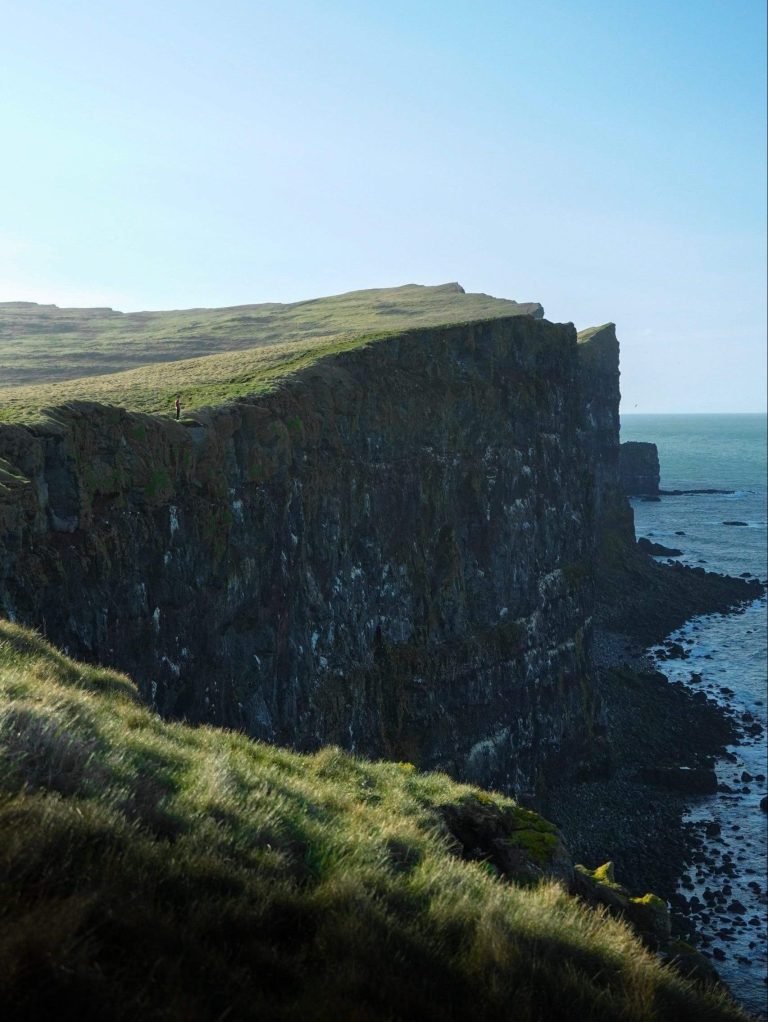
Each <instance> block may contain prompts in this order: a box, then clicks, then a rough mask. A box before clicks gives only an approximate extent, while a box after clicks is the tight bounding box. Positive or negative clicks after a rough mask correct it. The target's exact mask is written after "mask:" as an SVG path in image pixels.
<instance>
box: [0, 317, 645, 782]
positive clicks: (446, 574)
mask: <svg viewBox="0 0 768 1022" xmlns="http://www.w3.org/2000/svg"><path fill="white" fill-rule="evenodd" d="M579 341H580V343H578V344H577V339H576V334H575V331H574V329H573V327H572V326H570V325H564V326H563V325H554V324H551V323H548V322H546V321H537V320H535V319H533V318H530V317H516V318H510V319H499V320H495V321H492V322H483V323H476V324H469V325H462V326H452V327H446V328H440V329H430V330H415V331H410V332H407V333H404V334H402V335H398V336H395V337H390V338H387V339H385V340H382V341H379V342H377V343H376V344H374V345H371V346H369V347H367V348H364V349H360V350H356V351H350V352H347V353H344V354H342V355H339V356H336V357H334V358H332V359H327V360H325V361H323V362H320V363H318V364H316V365H314V366H312V367H310V368H309V369H306V370H304V371H302V372H301V373H297V374H296V375H295V376H294V377H292V378H288V379H287V380H286V381H285V382H284V383H283V384H282V385H281V386H280V387H279V388H278V389H277V390H276V391H274V392H273V393H270V394H268V395H265V396H261V397H253V398H247V399H242V400H239V401H237V402H236V403H233V404H229V405H226V406H223V407H220V408H216V409H209V410H207V411H204V412H201V413H200V414H196V415H195V416H194V418H193V419H192V420H190V421H188V422H182V423H176V422H172V421H168V420H164V419H160V418H156V417H151V416H142V415H138V414H130V413H128V412H126V411H124V410H122V409H119V408H113V407H109V408H108V407H101V406H97V405H82V404H75V405H69V406H66V407H62V408H59V409H56V410H55V411H52V412H50V413H49V415H48V418H47V419H46V420H45V421H44V422H42V423H38V424H36V425H30V426H29V427H21V426H17V427H10V426H8V427H2V428H0V457H1V458H3V459H4V461H5V463H6V474H5V475H4V476H3V479H2V483H3V488H0V531H1V532H2V537H3V545H2V555H1V556H2V564H1V567H0V601H1V603H2V607H3V608H4V611H5V613H6V614H7V615H9V616H12V617H15V618H16V619H18V620H19V621H21V622H24V623H27V624H31V625H34V626H36V627H38V628H40V629H42V630H43V631H44V632H45V633H46V634H47V636H48V637H49V638H51V639H52V640H53V641H55V642H56V643H57V644H59V645H60V646H63V647H65V648H66V649H67V650H68V651H70V652H71V653H72V654H74V655H77V656H79V657H82V658H86V659H91V660H98V661H100V662H104V663H106V664H109V665H114V666H117V667H120V668H123V669H129V670H130V671H131V672H132V674H133V675H134V677H136V678H137V679H138V681H139V683H140V685H141V688H142V691H143V694H144V697H145V698H146V699H147V701H149V702H150V703H151V704H152V705H154V706H155V707H156V708H157V709H158V710H159V711H160V712H161V713H162V714H164V715H166V716H170V717H173V716H176V717H181V716H183V717H186V718H188V719H190V720H195V721H211V722H215V723H221V724H225V725H228V726H231V727H235V728H243V729H245V730H246V731H247V732H248V733H249V734H251V735H253V736H255V737H258V738H263V739H267V740H270V741H276V742H280V743H286V744H290V745H293V746H295V747H298V748H305V749H306V748H314V747H316V746H318V745H320V744H325V743H329V742H335V743H337V744H339V745H342V746H344V747H345V748H349V749H353V750H357V751H359V752H363V753H365V754H367V755H371V756H386V757H391V758H395V759H407V760H412V761H414V762H417V763H419V764H420V765H422V766H425V767H438V768H442V769H446V770H448V771H450V772H451V773H452V774H454V775H455V776H459V777H466V778H470V779H473V780H476V781H478V782H482V783H486V784H493V785H495V786H497V787H503V788H505V789H506V790H508V791H510V790H511V791H532V790H534V789H535V788H536V786H537V785H538V784H539V783H540V782H541V781H542V779H543V777H544V775H545V773H546V771H547V770H549V769H557V770H564V769H566V768H568V769H570V768H573V767H575V766H576V765H577V764H578V763H579V762H580V760H581V759H582V758H583V757H584V755H585V754H586V753H587V750H589V749H594V748H597V747H598V746H599V742H600V731H601V724H600V715H599V709H598V704H597V700H596V698H595V696H594V691H593V688H592V685H591V661H590V640H591V618H592V612H593V603H594V587H593V578H592V564H593V561H594V555H595V550H596V545H597V544H598V541H599V534H600V530H601V528H603V527H605V526H610V529H611V530H612V534H613V535H614V536H615V537H616V538H617V540H618V541H620V542H624V541H629V542H632V541H633V533H632V519H631V512H629V509H628V508H627V506H626V501H624V500H623V498H622V497H621V495H620V489H619V484H618V472H617V466H618V400H619V393H618V345H617V342H616V338H615V333H614V331H613V327H612V326H609V327H605V328H600V330H599V331H595V332H593V333H592V335H591V336H586V337H584V336H581V337H580V338H579Z"/></svg>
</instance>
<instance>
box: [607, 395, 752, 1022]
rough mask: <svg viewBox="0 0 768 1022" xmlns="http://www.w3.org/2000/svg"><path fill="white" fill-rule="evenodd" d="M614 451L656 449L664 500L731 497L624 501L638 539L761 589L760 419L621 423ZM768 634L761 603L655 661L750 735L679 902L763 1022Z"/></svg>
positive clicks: (721, 766)
mask: <svg viewBox="0 0 768 1022" xmlns="http://www.w3.org/2000/svg"><path fill="white" fill-rule="evenodd" d="M621 439H622V441H626V440H645V441H650V442H652V443H655V444H656V445H657V447H658V450H659V462H660V467H661V484H660V485H661V489H663V490H691V489H723V490H732V491H734V492H733V493H730V494H692V495H686V496H662V498H661V500H660V501H659V502H658V503H656V502H649V501H645V500H642V499H637V498H633V499H632V502H631V503H632V506H633V509H634V513H635V529H636V532H637V535H638V537H640V536H647V537H648V538H649V539H651V540H654V541H655V542H657V543H662V544H664V546H668V547H676V548H677V549H679V550H682V556H680V557H679V558H676V559H677V560H679V561H681V562H683V563H685V564H690V565H693V566H702V567H705V568H706V569H707V570H708V571H717V572H720V573H722V574H728V575H741V574H744V573H747V572H749V573H750V574H752V575H757V576H758V577H759V578H760V579H761V580H765V579H766V578H767V577H768V563H767V562H768V543H767V535H766V519H767V517H768V500H767V497H768V494H767V492H766V474H767V468H766V446H767V445H766V417H765V416H763V415H747V414H744V415H622V417H621ZM725 522H743V523H745V524H743V525H726V524H724V523H725ZM767 625H768V606H767V603H766V597H765V595H763V597H761V598H760V599H759V600H756V601H754V603H752V604H751V605H749V606H748V607H747V609H746V610H745V611H744V612H743V613H736V614H728V615H722V614H712V615H707V616H704V617H698V618H695V619H693V620H692V621H689V622H688V623H687V624H686V625H684V627H683V628H681V629H680V630H679V631H677V632H675V633H673V634H672V635H671V636H669V638H672V639H673V640H675V641H677V642H680V643H681V644H683V645H684V646H685V648H686V649H687V650H688V656H687V658H686V659H684V660H664V661H663V662H661V661H659V669H660V670H661V671H663V672H664V673H665V674H666V675H667V676H668V677H669V678H670V679H672V680H675V681H682V682H684V683H685V684H688V685H690V686H691V687H692V688H698V689H703V690H704V691H705V692H707V694H708V695H710V696H711V697H712V698H715V699H716V700H717V701H718V702H720V703H721V704H723V705H724V706H727V707H728V708H729V709H730V710H731V712H733V713H734V714H735V716H736V717H737V719H738V720H739V721H741V722H742V723H743V724H745V725H746V727H747V728H750V727H751V728H752V730H753V731H754V732H756V733H753V734H751V735H745V737H744V739H743V740H742V741H741V743H740V744H739V745H737V746H732V747H730V748H729V750H728V753H729V756H728V758H727V759H723V760H721V761H720V762H719V763H718V764H717V774H718V780H719V782H720V791H718V794H717V795H713V796H705V797H701V798H700V799H699V800H698V801H697V803H696V805H695V806H694V807H693V808H692V810H691V812H690V813H689V817H688V819H689V821H690V822H691V823H693V824H697V825H700V826H701V827H702V829H703V830H704V829H706V830H707V832H708V833H709V834H710V836H709V837H708V838H707V839H706V841H705V855H704V859H705V861H704V862H699V863H695V864H692V865H691V867H690V868H689V869H688V871H687V872H686V874H685V876H683V877H682V878H681V884H680V893H681V894H683V895H684V896H685V897H686V898H687V899H688V900H689V905H690V911H689V915H690V917H691V918H692V920H693V922H694V924H695V926H696V930H697V932H698V933H699V934H700V935H701V937H702V939H703V943H702V946H701V950H703V951H704V953H705V954H707V955H708V957H710V958H711V959H712V961H713V963H714V965H715V966H716V968H717V970H718V972H719V973H720V975H721V976H722V977H723V979H724V980H725V982H726V983H727V984H728V986H729V987H730V989H731V991H732V992H733V994H734V996H735V997H736V998H737V999H738V1000H739V1001H740V1002H741V1003H742V1004H743V1005H744V1006H745V1007H746V1008H747V1009H748V1010H749V1011H750V1012H752V1013H753V1014H754V1015H756V1016H757V1017H758V1018H761V1019H762V1018H768V1008H767V1000H766V999H767V996H768V986H766V983H768V906H767V900H768V894H767V892H766V866H767V865H768V814H766V813H765V812H763V811H762V810H761V809H760V800H761V799H762V798H763V797H764V796H765V794H766V791H767V790H768V788H767V786H766V776H767V775H768V754H767V749H766V729H767V728H768V716H767V713H766V704H767V703H768V680H767V675H768V649H767V648H766V647H767V636H768V629H767ZM654 652H655V650H653V649H652V650H650V651H649V653H650V654H651V656H653V654H654ZM697 676H699V677H700V679H701V680H698V678H697ZM756 722H759V724H761V725H762V728H761V729H760V731H759V733H757V732H758V729H757V728H756V727H755V723H756ZM718 827H719V832H718V830H717V828H718Z"/></svg>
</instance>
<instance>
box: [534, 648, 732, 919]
mask: <svg viewBox="0 0 768 1022" xmlns="http://www.w3.org/2000/svg"><path fill="white" fill-rule="evenodd" d="M597 643H598V645H599V646H600V647H602V653H601V658H602V664H601V666H600V667H599V670H598V678H599V688H600V694H601V697H602V700H603V705H604V708H605V720H606V737H607V745H608V748H609V750H610V751H609V759H608V760H607V762H606V763H605V766H604V769H603V770H602V771H599V772H598V773H597V774H595V775H593V776H591V777H588V778H587V779H584V780H577V781H571V782H569V783H565V784H562V785H556V786H554V787H553V788H552V789H551V790H550V791H549V792H548V793H547V795H546V796H545V797H544V799H543V800H542V802H541V810H542V812H543V813H544V815H545V816H547V817H548V818H549V819H551V820H552V821H553V822H554V823H556V824H557V825H558V826H559V827H560V829H561V830H562V831H563V833H564V835H565V838H566V843H567V844H568V847H569V848H570V850H571V852H572V854H573V856H574V859H575V860H576V861H578V862H583V863H584V864H585V865H587V866H589V867H590V868H595V867H596V866H598V865H600V864H602V863H604V862H606V861H607V860H612V861H613V863H614V866H615V872H616V876H617V878H618V880H619V881H620V882H621V883H623V884H625V885H626V886H627V887H629V888H631V889H632V890H634V891H637V892H640V893H644V892H645V891H653V892H654V893H655V894H658V895H660V896H661V897H663V898H665V899H666V900H668V901H670V902H672V903H674V899H675V892H676V889H677V885H678V882H679V878H680V876H681V874H682V872H683V869H684V866H685V864H686V863H687V862H689V861H690V859H691V856H692V855H694V854H696V853H697V852H698V851H699V849H700V840H699V835H698V833H697V831H696V830H695V829H694V828H692V827H688V826H686V825H685V824H684V823H683V816H684V814H685V812H686V810H687V808H688V806H689V805H690V802H691V797H692V795H695V793H696V792H695V790H692V791H690V792H686V791H685V790H682V789H683V788H684V787H685V786H686V785H687V784H690V786H691V788H693V789H695V787H696V778H697V777H699V776H701V775H706V774H708V773H709V771H711V769H712V766H713V763H714V760H715V758H716V757H717V756H718V755H722V754H723V753H724V752H725V747H726V745H728V744H730V743H732V742H735V741H736V740H737V739H738V729H737V725H736V722H735V720H734V719H733V718H732V717H731V716H730V715H729V714H728V713H727V712H726V711H725V710H724V709H723V708H722V707H721V706H719V705H718V704H717V703H715V702H714V701H713V700H711V699H709V698H707V696H705V695H704V694H703V693H700V692H691V691H690V690H688V689H686V688H685V687H684V686H683V685H682V684H679V683H674V684H673V683H670V682H669V681H668V680H667V678H666V677H665V676H664V675H663V674H661V673H660V672H659V671H657V670H655V668H654V667H653V665H652V664H651V663H650V661H648V660H646V659H644V658H643V657H642V656H640V655H639V654H638V652H637V650H636V647H634V646H633V645H632V644H631V640H628V639H627V638H626V637H625V636H620V635H617V634H616V633H601V634H600V635H599V636H598V639H597ZM608 651H610V652H608ZM652 771H658V774H659V777H658V781H657V782H656V783H653V781H652V780H650V779H649V777H650V776H651V772H652ZM662 774H665V775H666V778H667V780H666V783H665V779H664V777H662V776H661V775H662ZM676 779H677V781H676ZM676 789H677V790H676ZM677 922H678V927H679V928H680V929H682V930H686V929H687V927H686V926H685V925H684V924H683V923H682V920H678V921H677Z"/></svg>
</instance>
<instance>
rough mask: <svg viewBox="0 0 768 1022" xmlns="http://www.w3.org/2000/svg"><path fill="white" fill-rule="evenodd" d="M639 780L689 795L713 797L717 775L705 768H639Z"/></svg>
mask: <svg viewBox="0 0 768 1022" xmlns="http://www.w3.org/2000/svg"><path fill="white" fill-rule="evenodd" d="M640 778H641V779H642V780H643V781H646V782H647V783H648V784H654V785H656V786H658V787H660V788H669V789H670V790H671V791H682V792H684V793H686V794H689V795H714V794H715V792H716V791H717V775H716V774H715V771H714V770H709V769H707V768H706V767H641V769H640Z"/></svg>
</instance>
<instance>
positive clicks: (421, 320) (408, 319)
mask: <svg viewBox="0 0 768 1022" xmlns="http://www.w3.org/2000/svg"><path fill="white" fill-rule="evenodd" d="M541 314H542V310H541V307H540V306H539V305H537V304H536V303H527V304H519V303H518V302H514V301H509V300H507V299H500V298H492V297H490V296H489V295H484V294H465V292H464V291H463V290H462V288H461V287H460V286H459V285H458V284H444V285H441V286H438V287H424V286H421V285H417V284H409V285H407V286H405V287H396V288H379V289H375V290H369V291H352V292H350V293H348V294H344V295H336V296H332V297H330V298H317V299H313V300H311V301H306V302H296V303H294V304H292V305H280V304H277V303H270V304H265V305H243V306H237V307H234V308H229V309H187V310H183V311H175V312H136V313H128V314H126V313H121V312H115V311H113V310H112V309H59V308H57V307H56V306H55V305H51V306H48V305H35V304H33V303H24V302H6V303H0V380H1V381H2V384H3V385H2V386H0V422H2V421H19V420H25V419H29V418H30V417H32V418H34V417H35V416H36V415H37V414H39V411H40V409H41V408H45V407H50V406H54V405H60V404H62V403H65V402H69V401H76V400H85V401H97V402H100V403H102V404H118V405H121V406H123V407H126V408H130V409H131V410H132V411H140V412H151V413H163V412H165V413H168V412H171V411H172V410H173V401H174V397H175V395H176V394H180V395H181V398H182V402H183V405H184V408H185V410H187V411H190V410H192V409H194V408H198V407H200V406H202V405H211V404H218V403H220V402H222V401H226V400H231V399H233V398H236V397H239V396H242V395H244V394H253V393H258V392H260V391H263V390H264V389H266V388H267V387H269V386H270V385H271V384H272V382H273V381H274V380H275V379H276V378H277V377H279V376H284V375H286V374H287V373H290V372H292V371H294V370H295V369H298V368H301V367H302V366H304V365H306V364H307V363H308V362H311V361H315V360H317V359H318V358H321V357H323V356H324V355H328V354H333V353H334V352H338V351H344V350H347V349H349V348H351V347H359V346H361V345H362V344H365V343H367V342H368V341H369V340H372V339H373V338H374V337H382V336H386V335H387V334H392V333H396V332H401V331H403V330H407V329H413V328H422V327H430V326H439V325H444V324H451V323H461V322H467V321H469V320H481V319H494V318H499V317H504V316H515V315H533V316H540V315H541Z"/></svg>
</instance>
